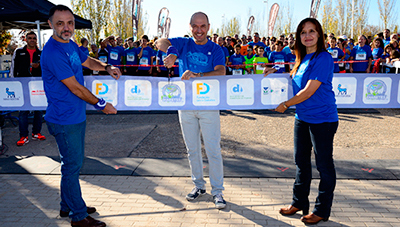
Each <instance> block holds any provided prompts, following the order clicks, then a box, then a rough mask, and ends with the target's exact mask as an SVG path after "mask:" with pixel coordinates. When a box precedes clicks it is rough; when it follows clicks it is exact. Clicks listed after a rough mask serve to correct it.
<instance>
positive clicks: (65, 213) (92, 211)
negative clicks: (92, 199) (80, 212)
mask: <svg viewBox="0 0 400 227" xmlns="http://www.w3.org/2000/svg"><path fill="white" fill-rule="evenodd" d="M86 212H87V213H88V214H93V213H94V212H96V208H94V207H86ZM68 216H69V212H67V211H62V210H60V217H62V218H66V217H68Z"/></svg>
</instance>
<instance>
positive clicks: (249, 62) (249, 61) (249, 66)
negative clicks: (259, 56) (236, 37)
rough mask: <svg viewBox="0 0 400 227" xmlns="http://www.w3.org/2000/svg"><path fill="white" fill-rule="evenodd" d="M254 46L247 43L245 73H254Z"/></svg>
mask: <svg viewBox="0 0 400 227" xmlns="http://www.w3.org/2000/svg"><path fill="white" fill-rule="evenodd" d="M253 52H254V51H253V47H252V46H250V45H247V55H245V56H244V60H245V64H246V66H245V71H244V74H245V75H246V74H252V73H254V67H253V63H254V58H255V57H256V56H255V55H254V54H253Z"/></svg>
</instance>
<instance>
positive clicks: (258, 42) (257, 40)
mask: <svg viewBox="0 0 400 227" xmlns="http://www.w3.org/2000/svg"><path fill="white" fill-rule="evenodd" d="M253 38H254V40H253V41H251V42H249V45H250V46H253V48H254V46H262V47H264V48H265V47H267V46H266V45H265V44H264V43H263V42H261V40H260V35H259V34H258V32H255V33H254V35H253Z"/></svg>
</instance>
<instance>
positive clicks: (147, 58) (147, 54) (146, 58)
mask: <svg viewBox="0 0 400 227" xmlns="http://www.w3.org/2000/svg"><path fill="white" fill-rule="evenodd" d="M141 49H142V47H139V48H138V54H139V53H140V51H141ZM154 56H156V54H155V53H154V50H153V49H151V47H149V46H147V47H145V48H144V49H143V52H142V57H141V58H140V59H139V65H151V58H152V57H154ZM138 69H139V70H150V67H149V66H139V68H138Z"/></svg>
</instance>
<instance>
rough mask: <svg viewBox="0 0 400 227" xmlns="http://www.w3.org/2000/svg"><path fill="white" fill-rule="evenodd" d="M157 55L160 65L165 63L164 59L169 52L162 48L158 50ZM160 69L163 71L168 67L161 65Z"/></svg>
mask: <svg viewBox="0 0 400 227" xmlns="http://www.w3.org/2000/svg"><path fill="white" fill-rule="evenodd" d="M156 56H157V60H158V62H159V63H158V64H159V65H164V59H165V58H166V57H167V53H165V52H163V51H161V50H158V51H157V55H156ZM160 69H161V70H162V71H167V70H168V69H167V67H165V66H160Z"/></svg>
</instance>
